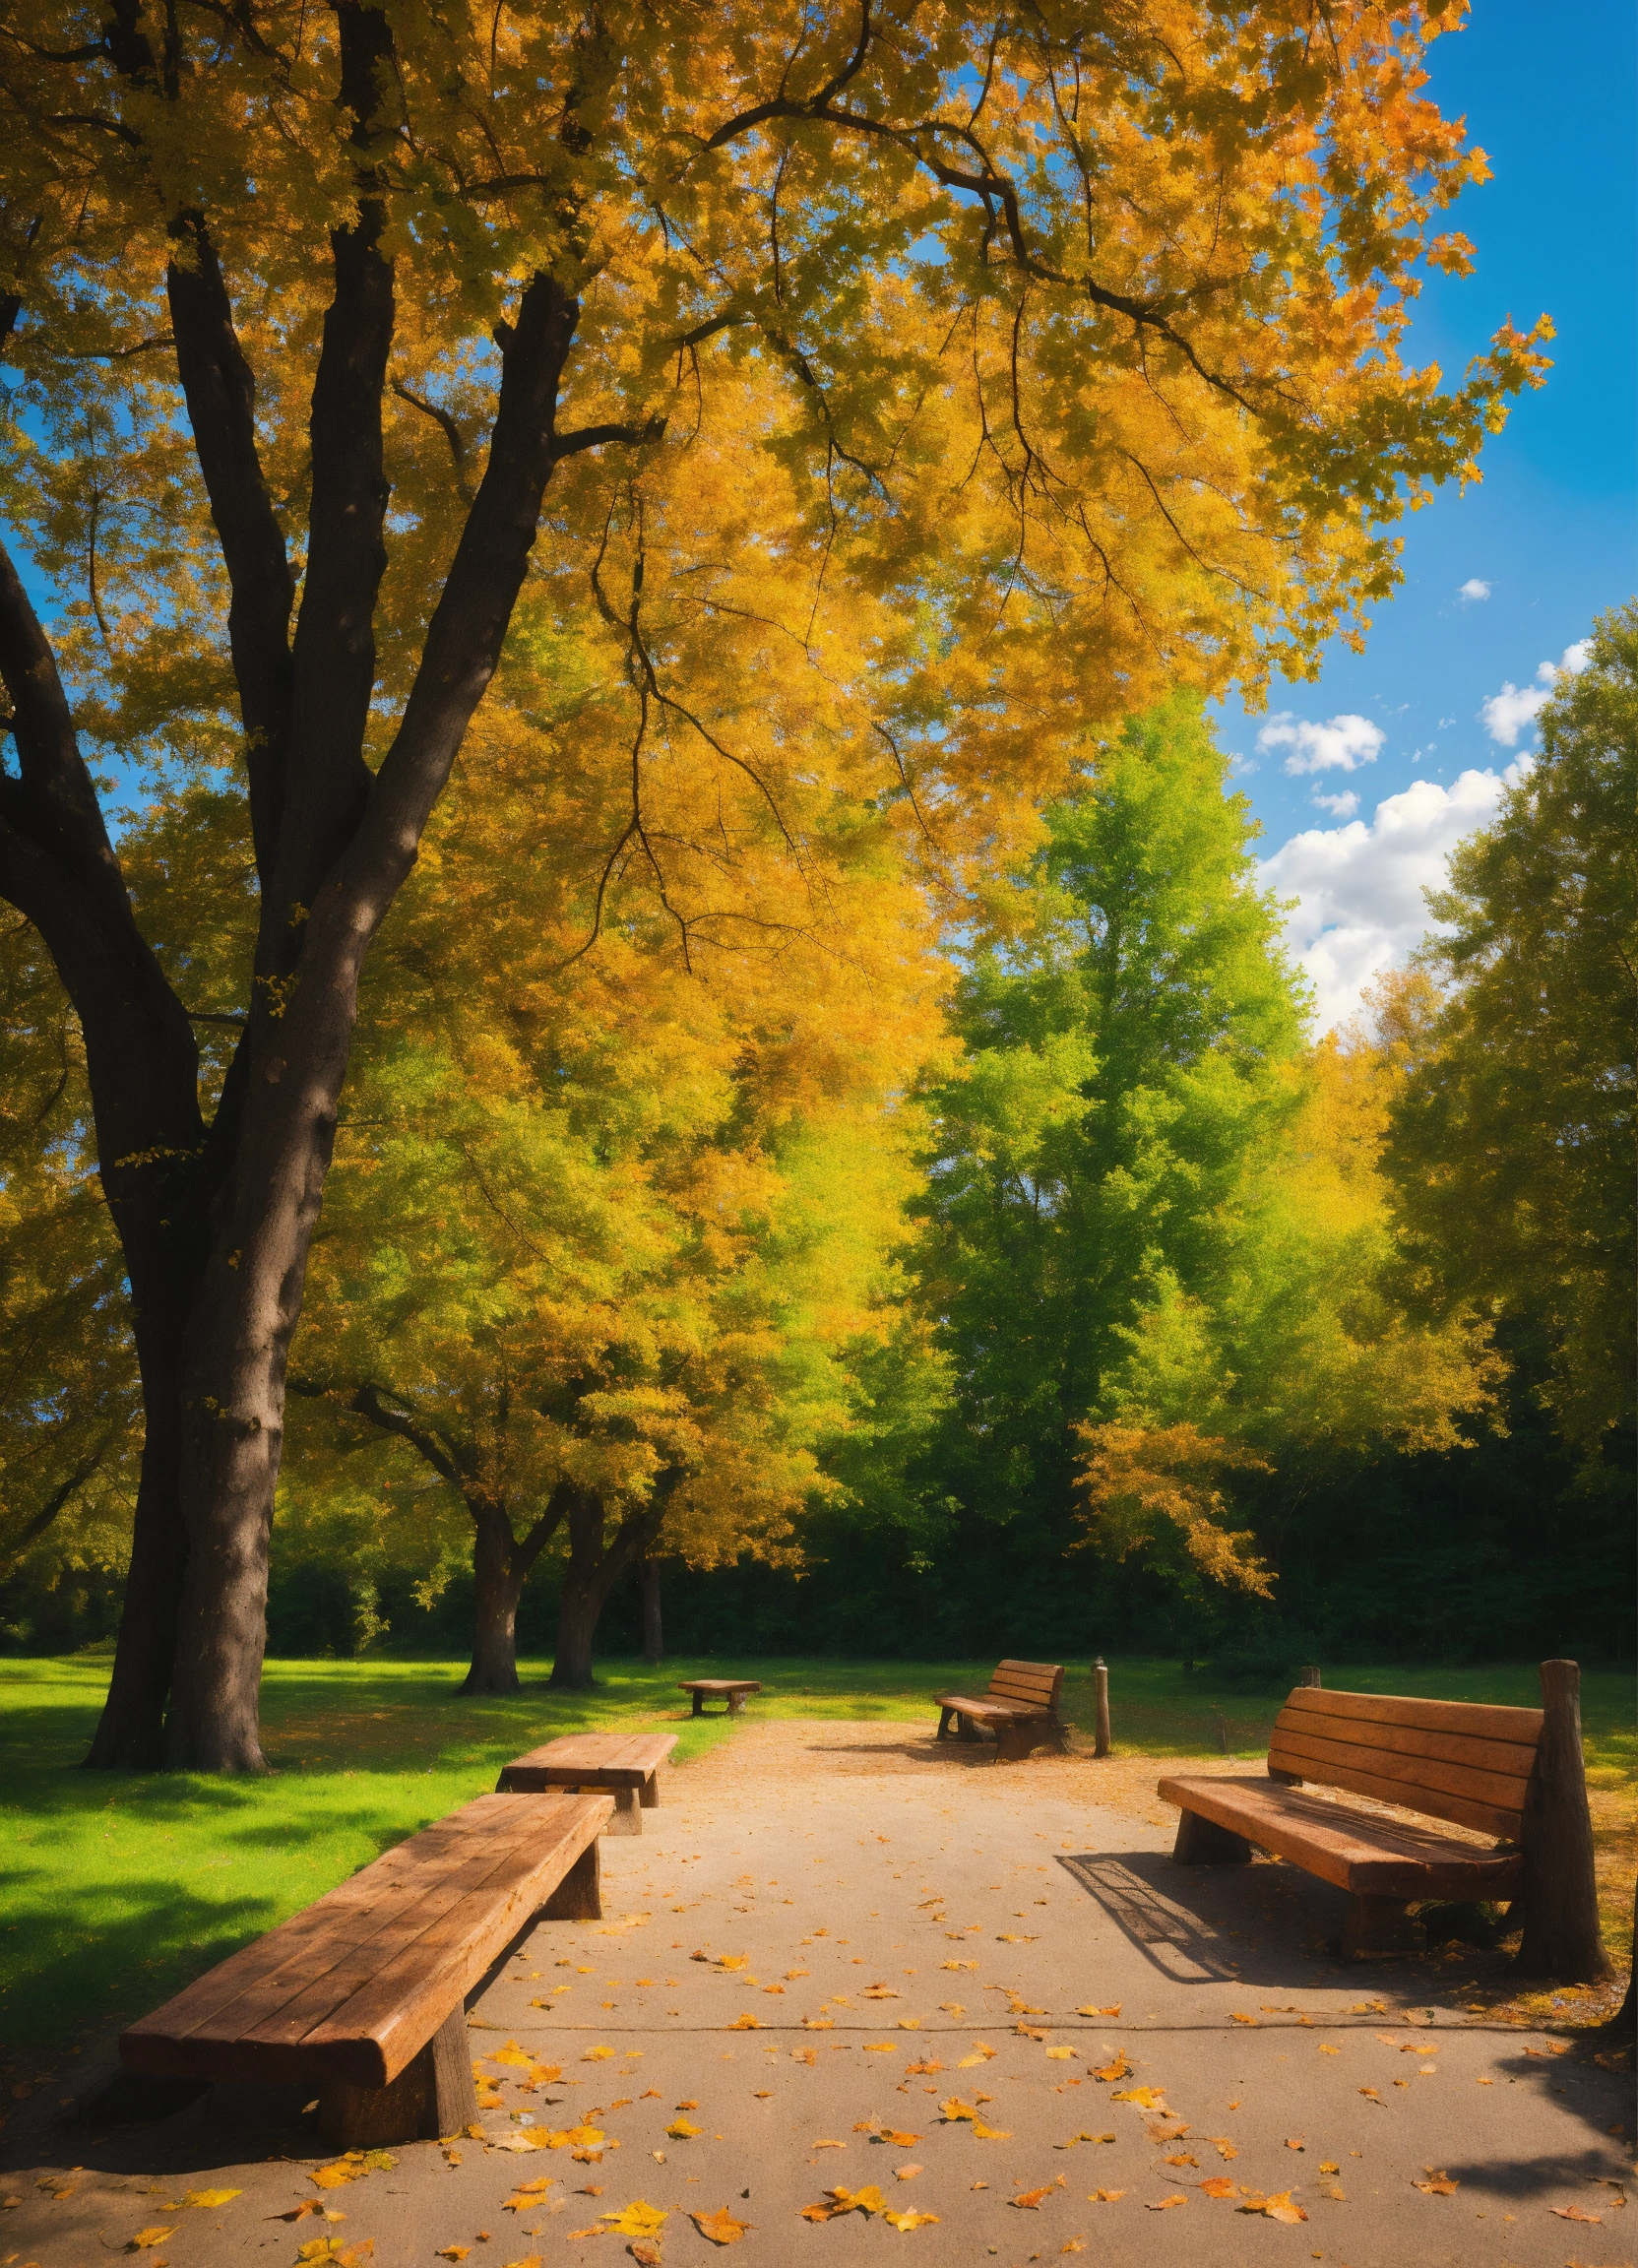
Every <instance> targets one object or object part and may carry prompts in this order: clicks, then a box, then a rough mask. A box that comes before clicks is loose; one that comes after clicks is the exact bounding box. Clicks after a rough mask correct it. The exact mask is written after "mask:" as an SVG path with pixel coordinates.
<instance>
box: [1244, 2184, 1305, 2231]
mask: <svg viewBox="0 0 1638 2268" xmlns="http://www.w3.org/2000/svg"><path fill="white" fill-rule="evenodd" d="M1239 2210H1240V2212H1242V2213H1261V2214H1262V2215H1263V2216H1264V2217H1265V2219H1267V2220H1270V2221H1286V2222H1291V2223H1292V2224H1294V2223H1296V2222H1298V2221H1306V2220H1307V2218H1308V2216H1307V2214H1306V2213H1304V2212H1303V2210H1302V2208H1301V2206H1300V2205H1293V2204H1292V2193H1291V2191H1290V2190H1289V2189H1281V2190H1277V2191H1276V2193H1275V2194H1274V2195H1273V2196H1272V2197H1262V2196H1259V2195H1258V2194H1257V2192H1256V2191H1255V2190H1253V2191H1252V2192H1251V2193H1250V2194H1249V2195H1247V2196H1245V2197H1242V2198H1241V2200H1240V2204H1239Z"/></svg>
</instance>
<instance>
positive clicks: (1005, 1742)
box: [933, 1662, 1069, 1764]
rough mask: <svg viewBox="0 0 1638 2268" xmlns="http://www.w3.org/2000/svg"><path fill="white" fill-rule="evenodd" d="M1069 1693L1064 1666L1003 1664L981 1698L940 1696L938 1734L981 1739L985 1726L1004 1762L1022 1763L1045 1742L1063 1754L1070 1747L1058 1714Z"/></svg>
mask: <svg viewBox="0 0 1638 2268" xmlns="http://www.w3.org/2000/svg"><path fill="white" fill-rule="evenodd" d="M1062 1691H1063V1665H1062V1664H1061V1663H1058V1662H1003V1663H1002V1664H1001V1665H1000V1666H999V1668H998V1669H997V1670H996V1671H995V1674H994V1676H993V1677H991V1679H990V1681H989V1690H988V1691H987V1692H986V1693H984V1694H982V1695H981V1696H980V1697H979V1698H978V1699H977V1700H969V1699H968V1698H967V1696H966V1695H965V1694H961V1693H938V1694H935V1695H934V1696H933V1698H934V1699H935V1700H936V1701H937V1703H938V1731H937V1732H936V1733H934V1734H933V1738H934V1739H935V1740H947V1739H949V1738H950V1737H951V1732H950V1728H951V1725H952V1723H954V1725H955V1726H956V1729H957V1730H956V1733H955V1737H956V1738H958V1739H962V1740H976V1739H977V1737H978V1729H979V1728H980V1727H982V1728H984V1729H985V1730H987V1731H989V1732H992V1733H994V1735H995V1745H996V1747H997V1749H998V1750H999V1752H1000V1753H999V1757H998V1759H997V1760H998V1761H999V1762H1000V1763H1003V1764H1018V1763H1022V1762H1023V1760H1024V1758H1025V1757H1026V1756H1028V1755H1029V1754H1030V1752H1031V1750H1032V1749H1035V1748H1040V1746H1042V1745H1043V1744H1047V1745H1050V1746H1052V1747H1055V1748H1057V1749H1058V1750H1060V1751H1062V1750H1064V1749H1066V1748H1067V1747H1068V1745H1069V1743H1068V1741H1067V1740H1066V1739H1065V1737H1064V1730H1063V1725H1062V1722H1061V1720H1060V1719H1059V1716H1058V1696H1059V1694H1060V1693H1061V1692H1062Z"/></svg>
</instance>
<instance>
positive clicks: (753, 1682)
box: [677, 1677, 762, 1717]
mask: <svg viewBox="0 0 1638 2268" xmlns="http://www.w3.org/2000/svg"><path fill="white" fill-rule="evenodd" d="M677 1690H678V1692H679V1693H692V1694H693V1696H694V1707H693V1711H692V1714H693V1715H694V1716H696V1717H703V1716H704V1715H705V1705H706V1703H707V1701H725V1702H726V1703H727V1705H728V1715H729V1716H730V1717H737V1716H738V1714H739V1712H740V1710H741V1709H743V1707H744V1706H745V1696H746V1694H747V1693H760V1692H761V1691H762V1682H761V1680H760V1678H756V1677H679V1678H678V1680H677Z"/></svg>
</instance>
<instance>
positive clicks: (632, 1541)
mask: <svg viewBox="0 0 1638 2268" xmlns="http://www.w3.org/2000/svg"><path fill="white" fill-rule="evenodd" d="M663 1518H664V1505H663V1502H661V1503H659V1504H654V1505H645V1506H644V1507H643V1509H642V1510H641V1511H639V1512H628V1513H627V1514H626V1516H625V1518H624V1519H623V1520H622V1521H621V1522H620V1525H619V1527H618V1528H617V1529H616V1530H615V1532H614V1535H613V1537H612V1538H611V1539H609V1540H608V1541H606V1542H605V1540H604V1534H603V1507H602V1498H601V1497H600V1496H599V1495H597V1494H596V1493H594V1492H593V1491H592V1490H590V1489H583V1490H577V1491H576V1493H575V1495H574V1498H573V1500H572V1501H571V1503H570V1505H569V1564H568V1567H567V1569H566V1571H565V1573H564V1577H563V1604H562V1606H561V1607H560V1608H559V1609H558V1618H557V1654H556V1657H555V1659H554V1660H553V1662H552V1666H551V1679H550V1682H551V1683H552V1684H553V1685H554V1686H555V1687H556V1688H557V1689H558V1690H559V1691H560V1692H569V1693H584V1692H587V1691H588V1690H589V1689H590V1687H591V1685H592V1641H593V1639H594V1638H595V1637H596V1636H597V1629H598V1623H599V1619H600V1617H601V1614H602V1610H603V1608H604V1607H605V1606H606V1605H607V1604H608V1595H609V1593H610V1592H611V1591H612V1590H613V1588H614V1586H615V1584H616V1583H617V1582H618V1581H619V1580H620V1577H621V1576H622V1575H624V1574H625V1573H626V1571H627V1569H628V1568H629V1567H630V1566H631V1564H632V1562H633V1560H634V1559H635V1558H636V1557H637V1555H638V1553H639V1552H643V1551H646V1550H647V1549H648V1546H649V1544H651V1543H652V1542H653V1541H654V1539H655V1537H656V1536H657V1535H658V1534H659V1533H660V1524H661V1522H662V1519H663Z"/></svg>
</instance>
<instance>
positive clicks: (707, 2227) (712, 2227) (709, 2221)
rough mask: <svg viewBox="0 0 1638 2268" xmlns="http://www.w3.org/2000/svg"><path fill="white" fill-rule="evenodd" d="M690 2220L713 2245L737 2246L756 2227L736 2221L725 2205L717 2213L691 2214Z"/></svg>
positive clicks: (747, 2222) (748, 2222)
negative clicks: (748, 2231) (746, 2233)
mask: <svg viewBox="0 0 1638 2268" xmlns="http://www.w3.org/2000/svg"><path fill="white" fill-rule="evenodd" d="M688 2218H689V2220H690V2221H692V2222H693V2224H694V2226H695V2228H696V2229H697V2230H698V2231H699V2233H700V2235H701V2236H704V2237H706V2238H708V2239H709V2240H710V2242H711V2243H713V2244H737V2243H738V2241H739V2239H740V2237H741V2236H744V2234H745V2232H746V2230H747V2229H750V2228H753V2227H754V2226H755V2224H754V2223H753V2222H750V2221H736V2220H735V2219H734V2217H733V2215H732V2214H731V2213H730V2212H729V2211H728V2209H727V2207H726V2206H725V2205H720V2206H719V2207H718V2209H717V2211H716V2212H715V2213H690V2214H689V2216H688Z"/></svg>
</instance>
